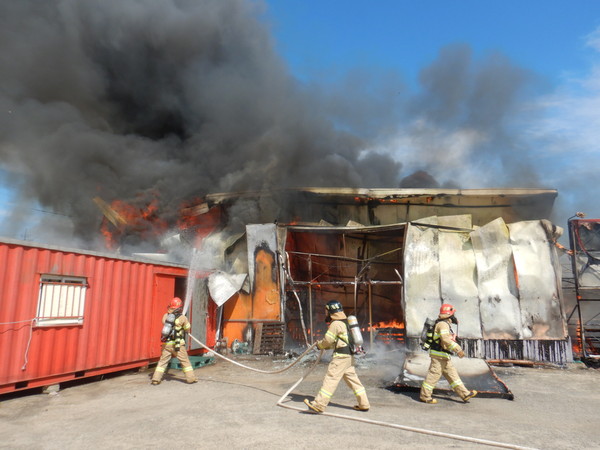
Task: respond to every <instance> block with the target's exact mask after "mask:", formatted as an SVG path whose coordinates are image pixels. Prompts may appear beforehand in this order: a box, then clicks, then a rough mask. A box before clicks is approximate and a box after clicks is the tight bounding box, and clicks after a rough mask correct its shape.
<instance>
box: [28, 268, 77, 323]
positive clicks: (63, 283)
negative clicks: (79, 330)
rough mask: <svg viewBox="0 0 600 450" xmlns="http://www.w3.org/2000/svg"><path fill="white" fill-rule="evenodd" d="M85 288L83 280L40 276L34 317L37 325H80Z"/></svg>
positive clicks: (57, 276) (58, 276)
mask: <svg viewBox="0 0 600 450" xmlns="http://www.w3.org/2000/svg"><path fill="white" fill-rule="evenodd" d="M87 287H88V285H87V280H86V279H85V278H80V277H64V276H60V275H42V277H41V278H40V297H39V299H38V308H37V317H36V322H37V325H38V326H56V325H78V324H82V323H83V311H84V307H85V294H86V291H87Z"/></svg>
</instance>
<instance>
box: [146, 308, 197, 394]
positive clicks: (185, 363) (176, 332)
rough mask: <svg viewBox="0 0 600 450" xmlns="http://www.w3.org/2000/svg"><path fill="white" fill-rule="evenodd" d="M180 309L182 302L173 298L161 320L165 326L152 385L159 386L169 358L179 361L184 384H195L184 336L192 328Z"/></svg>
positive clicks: (195, 379) (195, 380)
mask: <svg viewBox="0 0 600 450" xmlns="http://www.w3.org/2000/svg"><path fill="white" fill-rule="evenodd" d="M182 308H183V302H182V301H181V299H180V298H179V297H175V298H173V300H171V302H170V303H169V306H168V307H167V313H166V314H165V315H164V316H163V318H162V322H163V324H164V325H166V326H163V336H162V338H161V340H162V341H163V342H164V344H163V349H162V353H161V355H160V359H159V360H158V364H157V366H156V369H155V370H154V374H153V375H152V384H153V385H157V384H160V382H161V380H162V377H163V375H164V373H165V370H167V366H168V365H169V361H171V358H177V359H178V360H179V363H180V364H181V368H182V370H183V374H184V375H185V380H186V382H188V383H195V382H197V381H198V379H197V378H196V375H195V374H194V368H193V367H192V363H191V362H190V358H189V356H188V354H187V350H186V349H185V345H186V341H185V336H186V333H188V332H189V331H190V329H191V328H192V325H191V324H190V321H189V320H188V319H187V317H185V316H184V315H183V314H182V313H181V312H182ZM167 322H168V323H167ZM169 325H170V326H169Z"/></svg>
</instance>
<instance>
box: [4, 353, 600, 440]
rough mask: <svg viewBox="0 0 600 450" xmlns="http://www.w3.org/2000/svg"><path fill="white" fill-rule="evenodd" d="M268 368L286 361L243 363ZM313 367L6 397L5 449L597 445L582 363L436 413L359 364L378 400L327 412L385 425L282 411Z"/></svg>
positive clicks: (126, 378)
mask: <svg viewBox="0 0 600 450" xmlns="http://www.w3.org/2000/svg"><path fill="white" fill-rule="evenodd" d="M236 360H237V361H239V362H241V363H243V364H247V365H251V366H253V367H257V368H260V369H263V370H276V369H280V368H282V367H284V366H285V365H287V364H289V363H290V362H291V360H289V359H288V360H286V359H285V358H277V357H267V356H263V357H257V356H252V355H244V356H237V357H236ZM326 364H327V363H326V362H320V363H319V364H318V365H317V366H316V368H315V370H314V371H313V372H311V373H310V374H309V375H308V376H307V378H306V379H305V380H304V381H303V382H302V383H301V384H300V385H299V386H298V387H297V388H296V389H295V390H294V391H293V392H292V393H291V395H290V396H289V397H288V399H287V401H286V403H285V404H286V405H290V406H294V407H298V408H302V409H305V406H304V404H303V403H302V400H303V399H304V398H305V397H309V398H311V399H312V398H313V396H314V394H316V392H317V390H318V389H319V387H320V384H321V381H322V378H323V375H324V373H325V370H326ZM309 366H310V364H309V361H303V362H302V363H300V364H297V365H296V366H294V367H293V368H292V369H290V370H289V371H287V372H284V373H283V374H279V375H266V374H260V373H255V372H250V371H247V370H244V369H242V368H240V367H237V366H235V365H232V364H230V363H228V362H226V361H222V360H219V359H217V360H216V362H215V364H213V365H209V366H205V367H201V368H198V369H196V374H197V376H198V377H199V378H200V382H199V383H196V384H193V385H188V384H185V383H184V381H183V376H182V373H181V372H180V371H178V370H171V373H170V374H168V375H167V376H166V378H165V380H164V381H163V383H162V384H160V385H159V386H151V385H150V384H149V377H150V375H151V370H149V371H142V372H127V373H122V374H120V375H118V376H110V377H107V378H105V379H103V380H99V381H93V382H86V383H80V384H78V385H72V386H68V387H66V386H65V385H62V386H61V390H60V391H58V392H56V393H52V394H41V393H27V394H18V395H17V394H10V395H5V396H3V397H0V436H1V437H2V438H1V439H0V448H7V449H9V448H10V449H21V448H27V449H75V448H77V449H97V448H111V449H131V448H134V449H138V448H139V449H142V448H143V449H148V448H150V449H152V448H160V449H171V448H194V449H223V448H228V449H258V448H260V449H282V448H287V449H338V448H364V449H398V448H412V449H431V448H437V449H440V448H481V447H487V446H486V445H481V444H477V443H473V442H467V441H463V440H455V439H448V438H445V437H439V436H433V435H427V434H421V433H417V432H414V431H407V430H404V429H397V428H392V427H390V426H389V425H387V424H397V425H401V426H405V427H411V428H418V429H426V430H433V431H437V432H442V433H451V434H454V435H460V436H466V437H471V438H476V439H482V440H489V441H496V442H500V443H504V444H508V445H512V446H513V447H510V446H509V447H508V448H518V446H521V447H531V448H540V449H570V448H574V449H575V448H576V449H587V448H589V449H592V448H600V439H599V438H598V418H599V417H600V373H599V371H598V370H596V369H591V368H586V367H585V366H584V365H583V364H571V365H569V367H568V368H567V369H557V368H530V367H516V366H515V367H500V368H498V367H496V368H495V369H494V370H495V372H496V374H497V375H498V376H499V377H500V379H502V381H504V382H505V383H506V385H507V386H508V387H509V389H510V390H511V391H512V392H513V394H514V395H515V399H514V400H512V401H511V400H506V399H500V398H479V397H476V398H475V399H473V400H472V401H471V402H470V403H469V404H463V403H462V402H461V401H460V400H459V399H458V398H457V397H454V396H438V399H439V403H438V404H437V405H426V404H424V403H420V402H418V394H417V393H416V392H401V393H397V392H392V391H390V390H388V389H386V386H388V385H389V384H390V382H391V381H393V379H394V378H395V376H396V375H397V374H398V373H399V370H400V368H399V367H396V364H395V363H394V361H393V360H388V361H383V362H382V361H377V362H373V361H369V360H368V358H366V359H364V360H363V361H361V362H360V363H359V364H358V373H359V376H360V378H361V380H362V381H363V384H365V386H366V388H367V393H368V395H369V399H370V401H371V410H370V411H369V412H366V413H365V412H359V411H354V410H353V409H352V408H351V407H352V405H353V404H354V403H355V402H354V398H353V395H352V394H351V393H350V391H349V389H348V388H347V387H346V386H345V385H344V384H343V383H342V384H341V385H340V387H339V388H338V390H337V392H336V393H335V395H334V398H333V401H332V403H331V404H330V406H329V408H328V410H327V412H330V413H335V414H341V415H345V416H349V417H351V418H358V419H363V418H364V419H369V420H371V421H376V422H379V423H377V424H374V423H363V422H360V421H354V420H348V419H341V418H336V417H328V416H322V415H316V414H311V413H307V412H299V411H295V410H290V409H285V408H281V407H278V406H276V403H277V401H278V400H279V398H280V397H281V396H282V395H283V393H285V392H286V391H287V390H288V389H289V388H290V387H291V386H292V385H293V384H294V382H295V381H297V380H298V379H299V378H300V377H301V376H302V375H304V374H305V372H306V371H307V368H308V367H309Z"/></svg>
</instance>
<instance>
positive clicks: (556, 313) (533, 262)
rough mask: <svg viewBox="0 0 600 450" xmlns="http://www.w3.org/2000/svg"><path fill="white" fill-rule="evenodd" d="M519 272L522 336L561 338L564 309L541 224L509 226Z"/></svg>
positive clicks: (519, 223) (563, 335) (545, 235)
mask: <svg viewBox="0 0 600 450" xmlns="http://www.w3.org/2000/svg"><path fill="white" fill-rule="evenodd" d="M508 229H509V231H510V243H511V247H512V252H513V257H514V262H515V266H516V269H517V273H518V282H517V287H518V291H519V304H520V307H521V320H522V325H523V329H522V335H523V337H524V338H525V339H528V338H533V339H564V338H565V336H566V328H565V326H564V321H563V320H562V317H563V310H562V308H561V303H560V295H559V291H558V286H557V283H556V276H555V272H554V266H553V258H552V252H555V250H554V247H553V244H552V243H551V242H548V236H547V234H546V231H545V230H544V228H543V227H542V225H541V223H540V221H538V220H536V221H527V222H517V223H514V224H509V225H508Z"/></svg>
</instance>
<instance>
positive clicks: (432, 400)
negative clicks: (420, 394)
mask: <svg viewBox="0 0 600 450" xmlns="http://www.w3.org/2000/svg"><path fill="white" fill-rule="evenodd" d="M419 400H421V401H422V402H423V403H428V404H430V405H435V404H436V403H437V400H436V399H435V398H430V399H428V400H423V399H422V398H421V399H419Z"/></svg>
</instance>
